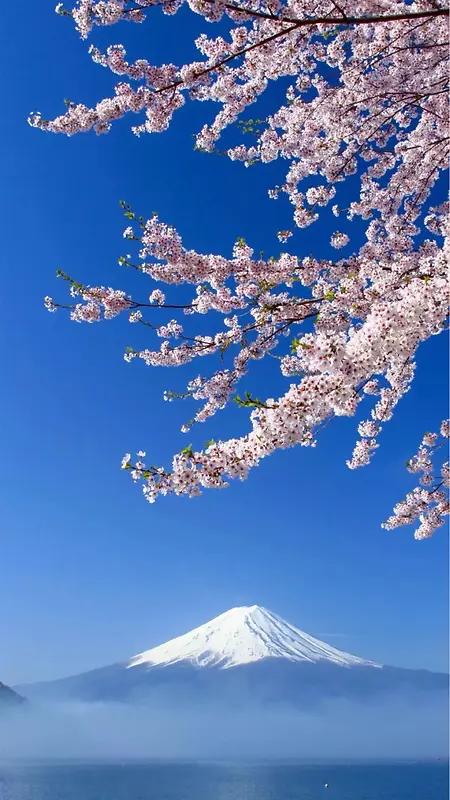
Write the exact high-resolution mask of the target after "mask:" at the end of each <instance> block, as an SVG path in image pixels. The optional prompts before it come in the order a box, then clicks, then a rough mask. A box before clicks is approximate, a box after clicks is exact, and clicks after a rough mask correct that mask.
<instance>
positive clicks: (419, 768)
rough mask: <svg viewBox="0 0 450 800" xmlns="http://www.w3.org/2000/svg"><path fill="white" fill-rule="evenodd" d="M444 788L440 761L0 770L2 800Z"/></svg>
mask: <svg viewBox="0 0 450 800" xmlns="http://www.w3.org/2000/svg"><path fill="white" fill-rule="evenodd" d="M325 784H328V788H327V787H326V786H325ZM448 788H449V786H448V766H447V765H446V764H443V763H438V764H401V765H398V764H396V765H358V766H349V765H333V766H325V765H322V764H321V765H320V766H303V765H292V764H289V765H286V764H283V765H282V764H276V765H274V764H262V765H243V764H226V765H225V764H181V763H170V764H169V763H164V764H136V763H134V764H130V763H124V764H108V765H98V764H90V765H80V764H76V765H38V766H36V765H34V766H29V765H28V766H18V765H15V766H3V767H0V800H319V798H325V800H447V798H448Z"/></svg>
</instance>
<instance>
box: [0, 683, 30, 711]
mask: <svg viewBox="0 0 450 800" xmlns="http://www.w3.org/2000/svg"><path fill="white" fill-rule="evenodd" d="M24 703H26V700H25V698H24V697H22V696H21V695H20V694H17V692H15V691H13V689H10V688H9V686H6V684H4V683H2V682H1V681H0V710H1V708H4V707H6V706H9V707H11V706H19V705H23V704H24Z"/></svg>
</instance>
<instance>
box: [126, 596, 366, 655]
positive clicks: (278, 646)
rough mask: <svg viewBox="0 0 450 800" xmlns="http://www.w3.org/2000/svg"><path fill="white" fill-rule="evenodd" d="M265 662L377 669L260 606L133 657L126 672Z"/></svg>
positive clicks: (235, 611)
mask: <svg viewBox="0 0 450 800" xmlns="http://www.w3.org/2000/svg"><path fill="white" fill-rule="evenodd" d="M263 658H280V659H285V660H288V661H299V662H309V663H315V662H319V661H322V662H331V663H332V664H335V665H338V666H342V667H352V666H363V665H364V666H372V667H378V666H379V665H378V664H375V663H373V662H371V661H364V660H363V659H361V658H357V656H353V655H351V654H350V653H344V652H342V651H341V650H337V649H336V648H334V647H331V646H330V645H328V644H326V643H325V642H321V641H320V640H319V639H315V638H314V637H313V636H309V635H308V634H307V633H304V632H303V631H301V630H299V629H298V628H296V627H294V626H293V625H290V624H289V623H288V622H285V621H284V620H283V619H281V617H278V616H277V615H276V614H273V613H272V612H271V611H268V610H267V609H265V608H262V607H261V606H242V607H238V608H232V609H230V610H229V611H226V612H225V613H224V614H220V615H219V616H218V617H215V619H212V620H211V621H210V622H206V623H205V624H204V625H200V627H199V628H195V629H194V630H193V631H190V632H189V633H185V634H184V635H183V636H178V637H177V638H176V639H171V640H170V641H169V642H166V643H165V644H161V645H159V646H158V647H153V648H152V649H151V650H147V651H146V652H144V653H140V654H139V655H137V656H134V658H132V659H131V661H130V662H129V664H128V668H131V667H136V666H139V665H147V666H148V667H151V666H156V665H166V666H167V665H169V664H176V663H178V662H182V661H184V662H190V663H191V664H194V665H195V666H199V667H208V666H213V665H214V666H218V667H219V668H220V669H228V668H230V667H236V666H238V665H242V664H249V663H251V662H254V661H260V660H261V659H263Z"/></svg>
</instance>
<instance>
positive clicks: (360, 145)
mask: <svg viewBox="0 0 450 800" xmlns="http://www.w3.org/2000/svg"><path fill="white" fill-rule="evenodd" d="M182 5H184V2H183V0H163V1H162V2H156V0H133V1H132V2H127V1H126V0H98V1H97V2H96V1H95V0H78V2H76V3H75V5H74V7H73V8H71V9H65V8H64V7H63V6H62V5H61V4H59V5H58V6H57V9H56V10H57V11H58V13H60V14H62V15H63V16H68V17H71V18H72V20H73V21H74V23H75V25H76V28H77V30H78V32H79V33H80V34H81V37H82V38H83V39H85V38H87V37H88V36H89V35H90V34H91V33H92V31H93V28H94V27H95V26H97V25H113V24H116V23H118V22H120V21H129V22H135V23H144V22H145V20H146V19H147V17H148V16H150V15H151V14H152V13H158V12H157V11H155V9H154V8H153V6H160V7H161V8H162V11H163V12H164V13H165V14H175V13H176V12H177V11H178V10H179V8H180V7H181V6H182ZM187 5H188V6H189V8H190V9H191V11H193V12H194V13H196V14H199V15H201V16H203V17H204V18H205V19H206V20H207V21H208V22H211V23H218V22H220V23H221V24H220V32H221V35H219V36H217V37H216V38H209V37H208V36H206V35H205V34H202V35H200V36H199V37H198V38H197V39H196V41H195V45H196V47H197V49H198V51H199V53H200V59H199V60H198V61H195V62H193V63H189V64H184V65H175V64H165V65H163V66H156V65H152V64H151V63H149V62H148V61H147V60H144V59H139V60H137V61H135V62H134V63H130V62H129V61H128V60H127V58H126V51H125V49H124V47H123V46H122V45H112V46H110V47H109V48H108V49H107V51H106V53H102V52H101V51H100V50H99V49H97V48H96V47H94V46H91V47H90V54H91V57H92V58H93V59H94V61H95V62H96V63H97V64H99V65H101V66H102V67H104V68H106V69H108V70H110V71H111V72H112V73H114V74H116V75H120V76H121V82H120V83H118V84H117V85H116V86H115V88H114V94H113V95H112V96H111V97H109V98H104V99H102V100H100V101H99V102H98V103H97V105H96V106H95V107H94V108H88V107H87V106H85V105H82V104H76V103H72V102H67V109H66V111H65V113H64V114H62V115H61V116H58V117H56V119H54V120H48V119H45V118H43V117H42V115H41V114H40V113H34V114H32V115H31V116H30V119H29V121H30V124H31V125H33V126H35V127H38V128H41V129H42V130H46V131H50V132H53V133H65V134H67V135H73V134H75V133H79V132H85V131H89V130H94V131H95V132H96V133H97V134H102V133H107V132H108V131H109V129H110V128H111V125H112V124H113V123H114V121H115V120H118V119H119V118H122V117H125V116H126V115H127V114H129V113H130V112H134V113H135V114H136V113H138V114H140V116H141V120H140V121H139V122H138V124H137V125H135V126H133V128H132V130H133V132H134V133H135V134H136V135H142V134H145V133H154V132H161V131H164V130H166V129H167V127H168V126H169V125H170V124H171V122H172V117H173V115H174V113H175V111H176V110H177V109H178V108H180V107H181V106H183V105H184V104H185V103H186V102H188V101H205V100H210V101H213V102H215V103H217V104H219V111H218V113H217V115H216V117H215V119H214V121H213V122H212V124H210V125H205V126H204V127H203V128H202V129H201V131H200V132H199V133H198V134H197V137H196V147H197V148H198V149H200V150H203V151H206V152H211V151H217V146H218V143H219V140H220V138H221V135H222V134H223V132H224V131H225V129H226V128H229V127H230V126H232V127H233V131H234V133H236V132H237V133H238V136H240V134H241V133H242V132H243V131H246V132H249V131H250V132H251V133H252V134H253V139H252V144H251V145H250V146H248V145H247V144H243V143H242V141H241V142H238V143H237V144H236V145H235V146H233V147H231V148H228V149H227V150H226V151H225V155H226V156H228V157H229V158H230V159H232V160H237V161H242V162H244V164H245V165H246V166H249V165H250V164H253V163H255V162H259V163H267V162H270V161H274V160H276V159H282V162H281V163H283V164H285V165H286V167H287V171H286V174H285V177H284V179H283V181H282V183H281V184H280V185H277V186H275V187H273V188H272V189H271V190H270V191H269V194H270V196H271V197H272V198H273V199H274V200H276V199H277V198H278V197H279V196H281V195H283V194H284V195H286V196H287V197H288V198H289V201H290V203H291V204H292V207H293V221H294V224H295V225H296V226H298V227H300V228H304V227H307V226H309V225H311V224H313V223H315V222H316V221H317V220H319V219H320V216H321V209H322V208H323V207H325V206H327V205H329V204H330V203H331V204H332V211H333V214H334V215H335V216H336V217H337V218H339V217H341V219H344V220H345V222H346V225H347V223H348V221H350V222H351V221H352V220H354V219H359V220H363V221H365V223H366V241H365V243H364V244H363V246H362V247H360V248H352V246H351V238H350V237H349V235H348V233H346V232H345V231H342V230H337V231H336V232H335V233H334V234H333V235H332V237H331V242H330V243H331V245H332V246H333V247H334V248H336V250H340V249H343V250H344V251H345V252H346V253H347V254H346V255H345V257H340V258H339V257H336V259H334V260H319V259H318V258H315V257H314V256H313V255H309V256H307V257H304V256H302V255H299V256H294V255H291V254H288V253H284V252H281V254H279V255H278V256H277V257H274V258H269V259H264V258H262V257H257V256H255V253H254V251H253V250H252V249H251V247H250V246H249V245H248V244H247V243H246V242H245V241H244V240H238V241H237V242H236V243H235V245H234V249H233V252H232V255H231V257H229V258H226V257H225V256H223V255H221V254H201V253H198V252H196V251H194V250H190V249H187V248H186V247H185V246H184V245H183V242H182V238H181V236H180V234H179V233H178V232H177V231H176V230H175V229H174V228H173V227H171V226H170V225H167V224H165V223H164V222H162V221H160V220H159V218H158V216H157V215H154V216H153V217H152V218H150V219H148V220H146V219H144V218H142V217H139V216H138V215H137V214H136V213H135V212H134V211H133V210H132V209H131V208H130V206H128V205H127V204H126V203H122V205H123V209H124V213H125V215H126V217H127V219H128V221H129V226H128V227H127V228H126V230H125V232H124V237H125V238H126V239H127V240H129V241H130V248H129V249H132V247H134V248H135V254H134V255H132V254H129V255H126V256H122V257H121V258H120V259H119V262H120V263H121V264H122V265H124V266H127V267H129V268H133V269H135V270H138V271H140V272H141V273H142V274H143V275H145V276H148V278H149V279H150V280H151V282H152V286H151V289H150V290H147V292H145V290H144V295H145V296H143V297H142V298H139V299H134V298H132V297H131V296H130V295H129V294H128V293H127V292H126V291H123V290H119V289H115V288H106V287H100V286H87V285H81V284H80V283H78V282H77V281H76V280H74V279H72V278H71V277H70V276H68V275H67V274H65V273H63V272H60V273H59V275H60V277H61V278H63V279H64V280H65V281H67V283H68V284H69V286H70V293H71V295H72V297H73V303H67V304H64V303H60V302H56V301H54V300H53V299H52V298H50V297H47V298H46V306H47V308H48V309H49V310H50V311H55V310H56V309H57V308H66V309H68V310H69V313H70V316H71V318H72V319H73V320H75V321H76V322H97V321H100V320H102V319H110V318H112V317H116V316H117V315H119V314H122V313H125V314H127V315H128V317H129V321H130V322H131V323H134V324H139V325H144V326H145V327H146V328H147V329H148V333H149V334H150V333H151V332H152V333H153V335H154V336H155V337H156V339H158V338H159V339H160V340H161V343H160V345H159V346H158V345H157V344H156V345H154V349H149V348H146V349H143V350H140V351H137V350H134V349H131V348H129V349H128V350H127V351H126V353H125V360H126V361H127V362H130V361H132V360H134V359H136V358H137V359H141V360H142V361H144V363H145V364H147V365H150V366H178V365H181V364H187V363H190V362H192V361H194V360H195V359H197V358H200V357H209V358H210V360H211V357H212V359H213V362H214V366H213V367H212V368H211V369H210V370H209V372H207V374H202V375H197V376H194V377H193V378H192V380H191V381H190V382H189V383H188V385H187V387H186V391H185V393H183V394H182V395H181V394H175V393H172V392H167V394H166V399H168V400H173V399H176V398H177V397H185V398H188V397H189V398H193V399H194V400H195V401H198V405H197V410H196V412H195V414H194V416H193V418H192V419H191V420H190V421H187V422H186V424H185V426H184V427H183V430H184V431H187V430H189V429H190V428H191V427H192V425H194V424H195V423H200V422H204V421H205V420H207V419H208V418H210V417H211V416H213V415H214V414H216V413H217V412H218V411H219V410H221V409H223V408H225V406H226V405H227V404H228V403H229V402H230V401H234V402H237V403H238V405H240V406H242V407H244V408H248V409H249V411H250V429H249V432H248V433H247V434H246V435H245V436H242V437H240V438H235V439H230V440H227V441H222V440H219V441H211V442H209V443H207V445H205V446H204V447H203V448H202V449H194V448H193V447H192V446H191V445H189V446H188V447H186V448H184V449H183V450H182V451H181V452H180V453H177V454H176V455H175V456H174V458H173V463H172V468H171V469H170V470H166V469H164V468H163V467H159V466H154V465H148V464H146V463H145V462H144V458H145V453H143V452H139V453H138V455H137V460H136V461H134V460H132V458H131V455H129V454H127V455H126V456H125V458H124V460H123V463H122V467H123V468H124V469H129V470H130V471H131V475H132V477H133V478H134V480H135V481H142V484H143V491H144V494H145V496H146V498H147V499H148V500H149V501H150V502H153V501H154V500H155V499H156V498H157V497H158V495H160V494H163V495H164V494H168V493H175V494H180V495H182V494H184V495H189V496H191V497H192V496H194V495H198V494H200V492H201V490H202V488H205V487H216V488H219V487H224V486H226V485H227V482H228V481H229V480H230V479H233V478H240V479H244V478H246V476H247V475H248V472H249V470H250V469H251V468H252V467H254V466H257V465H258V463H259V462H260V460H261V459H262V458H264V457H265V456H267V455H269V454H270V453H273V452H274V451H275V450H277V449H279V448H287V447H292V446H294V445H298V444H300V445H303V446H314V445H315V444H316V441H317V439H318V436H319V434H320V431H321V429H322V428H323V427H324V426H325V425H327V424H328V423H329V422H330V421H331V420H332V419H333V418H334V417H335V416H352V415H354V414H355V413H356V411H357V409H358V408H359V406H360V404H361V403H362V402H363V401H364V400H365V401H366V405H369V409H368V412H367V415H368V418H367V419H366V420H365V421H364V422H361V423H360V424H359V425H358V433H359V437H360V438H359V439H358V441H357V442H356V445H355V448H354V451H353V454H352V456H351V458H350V460H349V461H348V462H347V464H348V466H349V467H350V468H351V469H354V468H356V467H359V466H363V465H365V464H367V463H369V461H370V459H371V456H372V455H373V453H374V452H375V450H376V449H377V447H378V436H379V434H380V431H381V429H382V426H383V425H384V423H385V422H386V421H388V420H390V419H391V417H392V416H393V413H394V411H395V407H396V405H397V403H398V402H399V400H400V399H401V397H402V396H403V395H404V394H405V392H407V391H408V390H409V388H410V386H411V382H412V380H413V378H414V372H415V368H416V364H415V358H416V353H417V349H418V347H419V345H420V344H421V343H422V342H424V341H425V340H427V339H428V338H430V337H431V336H435V335H437V334H440V333H442V332H443V331H445V330H446V327H447V324H448V269H447V266H448V254H449V244H448V202H440V201H439V200H438V201H437V204H435V201H433V196H432V193H433V191H437V188H436V184H437V183H438V181H439V180H441V181H442V175H443V173H444V171H445V170H446V169H447V167H448V156H449V149H450V137H449V131H448V16H449V9H448V7H446V6H445V5H444V3H443V2H440V0H436V1H435V0H418V2H409V1H408V2H402V0H378V1H377V0H359V1H357V2H352V3H350V2H348V0H343V2H339V3H337V2H334V0H317V2H315V0H255V1H254V2H253V0H235V1H233V2H225V1H224V0H188V3H187ZM225 29H226V32H224V31H225ZM277 79H283V81H282V84H283V87H284V88H283V92H282V96H281V95H280V96H279V101H280V102H279V104H278V107H277V108H275V109H274V112H273V113H272V114H271V115H270V116H269V117H267V118H266V119H263V120H243V118H242V114H244V112H245V111H246V109H247V107H248V106H250V105H251V104H253V103H255V102H257V101H258V99H259V97H260V96H261V95H262V94H263V93H264V92H265V91H266V89H267V87H268V86H269V85H270V83H271V82H273V81H276V80H277ZM351 176H353V178H352V180H353V183H352V185H354V181H355V177H356V179H357V181H358V185H359V189H358V191H357V192H356V193H355V196H354V199H353V200H352V201H351V202H350V204H349V205H348V207H346V208H345V209H341V208H340V207H339V204H338V203H337V202H336V200H337V199H338V198H337V197H336V195H337V193H338V191H339V188H340V185H341V184H345V181H346V180H348V178H349V177H351ZM305 184H306V186H305ZM341 227H344V226H342V225H341ZM347 227H348V225H347ZM291 235H292V230H290V229H287V230H284V231H279V233H278V238H279V240H280V242H285V241H286V240H287V239H288V238H289V237H290V236H291ZM155 284H156V285H155ZM162 284H166V285H167V287H168V289H165V290H164V291H163V289H162V288H161V285H162ZM180 284H184V285H186V284H188V285H191V286H192V287H193V291H192V294H191V299H190V301H189V302H184V303H177V302H176V300H177V298H176V296H175V294H174V293H176V285H180ZM168 290H170V297H169V296H168ZM172 295H173V296H172ZM164 309H166V310H167V311H168V312H169V311H170V314H169V313H167V316H172V317H174V318H173V319H168V320H167V319H166V321H165V322H163V324H161V322H160V321H158V320H157V319H156V317H157V316H158V315H161V313H164V311H163V312H161V310H164ZM210 312H212V313H211V319H212V321H211V333H210V335H204V334H201V335H200V334H198V333H196V331H195V315H196V314H207V313H210ZM155 315H156V316H155ZM160 319H161V317H159V320H160ZM217 320H221V322H220V323H217ZM269 355H270V356H274V357H275V358H277V359H278V360H279V364H280V369H281V373H282V375H283V376H285V377H286V379H287V381H288V384H287V388H286V391H285V392H284V394H282V395H281V396H280V397H277V398H272V397H268V398H267V397H265V398H264V399H259V398H257V397H254V396H252V394H251V393H250V392H246V393H245V394H244V396H243V397H240V396H239V394H238V393H237V392H238V388H237V387H238V383H239V382H240V381H241V380H242V379H243V378H244V377H245V376H246V375H247V373H248V370H249V368H250V365H251V362H252V361H253V360H259V359H262V358H265V357H267V356H269ZM370 398H372V403H371V404H370ZM448 428H449V426H448V423H443V425H442V428H441V434H440V440H441V439H442V442H441V441H440V440H439V441H440V444H442V443H443V441H444V439H445V438H448V433H449V430H448ZM437 440H438V436H437V435H435V434H426V436H425V438H424V441H423V443H422V445H421V447H420V449H419V452H418V454H417V456H415V457H414V458H413V459H412V460H411V461H410V462H409V469H410V470H411V471H413V472H423V473H424V474H423V477H422V478H421V484H420V486H419V487H418V488H417V489H416V490H414V491H413V492H412V493H411V494H410V495H408V497H407V498H406V500H405V501H404V502H403V503H400V504H399V505H398V506H397V507H396V508H395V509H394V515H393V516H392V517H391V518H390V519H389V520H388V521H387V522H386V523H385V527H388V528H393V527H397V526H398V525H401V524H409V523H411V522H413V521H414V520H415V519H417V518H418V519H419V523H420V525H419V528H418V530H417V532H416V536H417V538H424V537H428V536H431V535H432V533H433V531H434V530H435V529H436V528H438V527H440V526H441V524H442V522H443V515H444V514H445V513H448V503H447V502H446V495H445V494H444V491H443V489H445V488H446V487H447V488H448V464H447V465H444V467H442V469H441V477H440V478H439V480H438V481H437V483H436V486H434V480H433V476H432V468H431V459H432V457H433V456H434V453H435V450H436V446H435V445H436V442H437ZM430 487H431V488H430Z"/></svg>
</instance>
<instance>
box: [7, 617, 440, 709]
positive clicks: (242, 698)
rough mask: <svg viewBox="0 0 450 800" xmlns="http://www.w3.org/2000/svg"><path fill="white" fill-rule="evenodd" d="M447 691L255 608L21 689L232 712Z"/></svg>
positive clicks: (38, 695)
mask: <svg viewBox="0 0 450 800" xmlns="http://www.w3.org/2000/svg"><path fill="white" fill-rule="evenodd" d="M447 686H448V676H447V675H444V674H440V673H432V672H427V671H425V670H424V671H421V670H408V669H400V668H396V667H389V666H385V665H381V664H376V663H374V662H372V661H367V660H365V659H362V658H358V657H357V656H355V655H351V654H350V653H345V652H343V651H341V650H337V649H336V648H334V647H331V646H330V645H328V644H326V643H325V642H322V641H320V640H319V639H316V638H314V637H312V636H310V635H309V634H307V633H304V632H303V631H301V630H300V629H299V628H296V627H295V626H293V625H291V624H289V623H288V622H285V621H284V620H283V619H281V618H280V617H279V616H277V615H276V614H274V613H272V612H271V611H268V610H267V609H265V608H262V607H261V606H256V605H254V606H244V607H239V608H232V609H230V610H229V611H226V612H225V613H224V614H221V615H220V616H218V617H215V618H214V619H212V620H211V621H210V622H206V623H205V624H203V625H201V626H200V627H198V628H195V629H194V630H192V631H190V632H189V633H186V634H184V635H182V636H178V637H177V638H175V639H171V640H170V641H168V642H165V643H164V644H160V645H158V646H157V647H153V648H151V649H150V650H146V651H144V652H142V653H139V654H138V655H135V656H133V657H132V658H131V659H128V660H126V661H123V662H120V663H117V664H112V665H110V666H106V667H101V668H99V669H95V670H92V671H90V672H85V673H82V674H80V675H74V676H71V677H68V678H62V679H59V680H55V681H50V682H46V683H36V684H28V685H23V686H21V687H18V690H19V691H20V692H21V693H23V694H24V695H25V696H26V697H28V698H29V699H31V700H36V699H38V700H45V699H52V700H55V699H64V700H67V699H72V700H74V699H76V700H83V701H93V702H94V701H114V702H116V701H120V702H131V703H150V704H151V705H152V706H154V707H155V706H160V705H162V706H166V705H167V704H170V705H172V704H174V705H176V706H177V707H181V706H188V707H189V706H195V707H196V708H198V707H199V706H202V707H210V706H211V705H213V706H225V707H227V708H228V709H230V708H242V707H245V706H259V707H260V706H267V705H271V706H273V705H279V704H282V705H283V706H286V705H287V706H291V707H297V708H311V707H313V706H316V705H318V704H320V703H321V702H323V701H324V700H326V699H327V698H328V699H329V698H334V699H336V698H338V699H339V698H346V699H353V700H368V699H371V698H374V697H380V695H383V694H385V695H392V694H395V695H397V696H399V695H401V696H402V697H405V696H409V695H411V693H413V694H417V692H419V693H420V694H423V693H424V692H425V693H429V692H435V691H438V690H441V691H442V690H443V691H447Z"/></svg>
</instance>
